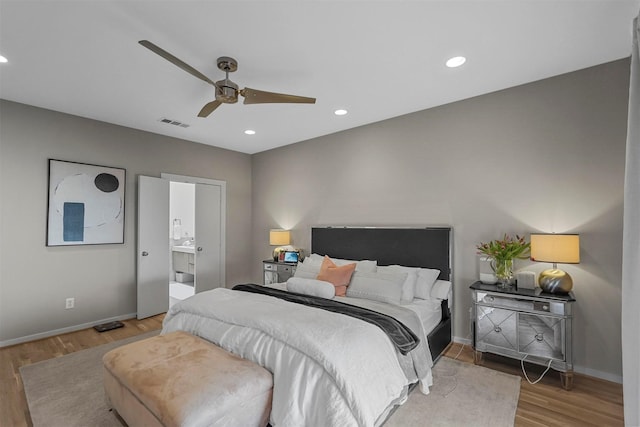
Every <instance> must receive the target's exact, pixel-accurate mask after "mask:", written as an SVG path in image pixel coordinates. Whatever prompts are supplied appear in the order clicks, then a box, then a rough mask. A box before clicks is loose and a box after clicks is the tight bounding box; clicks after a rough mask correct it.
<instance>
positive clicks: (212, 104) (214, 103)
mask: <svg viewBox="0 0 640 427" xmlns="http://www.w3.org/2000/svg"><path fill="white" fill-rule="evenodd" d="M221 104H222V102H220V101H211V102H209V103H207V104H206V105H205V106H204V107H202V110H200V112H199V113H198V117H207V116H208V115H209V114H211V113H213V110H215V109H216V108H218V107H219V106H220V105H221Z"/></svg>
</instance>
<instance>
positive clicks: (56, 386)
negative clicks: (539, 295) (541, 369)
mask: <svg viewBox="0 0 640 427" xmlns="http://www.w3.org/2000/svg"><path fill="white" fill-rule="evenodd" d="M157 333H158V331H154V332H151V333H148V334H144V335H139V336H137V337H132V338H128V339H125V340H121V341H116V342H113V343H110V344H105V345H101V346H98V347H94V348H90V349H87V350H82V351H78V352H76V353H72V354H69V355H66V356H62V357H59V358H55V359H50V360H45V361H43V362H39V363H35V364H33V365H28V366H23V367H22V368H20V374H21V375H22V381H23V383H24V390H25V394H26V396H27V402H28V405H29V412H30V413H31V419H32V421H33V425H34V427H44V426H47V427H49V426H65V427H73V426H78V427H85V426H93V427H122V425H123V424H122V423H121V422H120V420H119V419H118V418H117V417H116V416H115V415H114V413H113V412H111V411H109V409H108V408H107V405H106V401H105V396H104V389H103V387H102V356H103V355H104V354H105V353H107V352H108V351H109V350H111V349H113V348H116V347H119V346H121V345H124V344H127V343H129V342H132V341H136V340H138V339H143V338H147V337H149V336H153V335H156V334H157ZM433 376H434V384H433V386H432V387H431V393H430V394H429V395H428V396H425V395H423V394H422V393H420V391H419V390H417V389H415V390H414V391H413V392H412V393H411V395H410V396H409V399H408V401H407V402H406V403H405V404H404V405H402V406H401V407H400V408H398V410H397V411H396V412H395V413H394V414H393V415H392V416H391V417H390V418H389V420H388V421H387V422H386V423H385V424H384V427H406V426H426V425H429V426H447V427H449V426H469V425H473V426H491V427H502V426H513V421H514V418H515V412H516V407H517V405H518V396H519V394H520V377H517V376H514V375H509V374H505V373H502V372H498V371H493V370H491V369H488V368H483V367H480V366H474V365H471V364H468V363H463V362H458V361H456V360H453V359H450V358H447V357H442V358H440V360H439V361H438V362H437V364H436V366H434V368H433Z"/></svg>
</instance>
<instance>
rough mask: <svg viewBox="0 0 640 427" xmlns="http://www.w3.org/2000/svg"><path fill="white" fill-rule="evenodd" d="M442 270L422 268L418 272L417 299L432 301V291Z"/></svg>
mask: <svg viewBox="0 0 640 427" xmlns="http://www.w3.org/2000/svg"><path fill="white" fill-rule="evenodd" d="M439 275H440V270H434V269H431V268H421V269H420V271H419V272H418V281H417V282H416V295H415V297H416V298H420V299H431V289H432V288H433V284H434V283H436V280H438V276H439Z"/></svg>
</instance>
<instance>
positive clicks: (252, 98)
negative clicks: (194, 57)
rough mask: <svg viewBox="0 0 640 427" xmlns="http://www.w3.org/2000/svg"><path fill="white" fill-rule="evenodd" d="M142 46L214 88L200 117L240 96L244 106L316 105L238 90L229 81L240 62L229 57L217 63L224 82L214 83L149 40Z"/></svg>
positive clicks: (289, 97) (296, 98)
mask: <svg viewBox="0 0 640 427" xmlns="http://www.w3.org/2000/svg"><path fill="white" fill-rule="evenodd" d="M138 43H140V44H141V45H142V46H144V47H146V48H147V49H149V50H151V51H152V52H154V53H156V54H158V55H160V56H161V57H163V58H164V59H166V60H167V61H169V62H171V63H172V64H174V65H176V66H178V67H180V68H182V69H183V70H184V71H186V72H187V73H189V74H191V75H192V76H195V77H197V78H199V79H200V80H202V81H204V82H206V83H209V84H210V85H212V86H214V87H215V88H216V89H215V94H216V99H215V101H211V102H209V103H207V104H206V105H205V106H204V107H202V110H200V112H199V113H198V117H207V116H209V114H211V113H212V112H213V111H214V110H215V109H216V108H218V107H219V106H220V105H221V104H235V103H236V102H238V94H240V95H242V96H243V97H244V104H267V103H294V104H315V103H316V99H315V98H307V97H305V96H296V95H286V94H284V93H274V92H265V91H262V90H257V89H251V88H248V87H246V88H244V89H238V85H237V84H235V83H234V82H232V81H231V80H229V73H233V72H234V71H236V70H237V69H238V62H237V61H236V60H235V59H233V58H230V57H228V56H221V57H220V58H218V60H217V61H216V63H217V65H218V68H219V69H220V70H222V71H224V72H225V73H226V76H225V78H224V80H218V81H217V82H214V81H213V80H211V79H209V78H208V77H207V76H205V75H204V74H202V73H201V72H199V71H198V70H196V69H195V68H193V67H192V66H190V65H189V64H187V63H185V62H183V61H181V60H180V59H178V58H176V57H175V56H173V55H172V54H170V53H169V52H167V51H166V50H164V49H162V48H160V47H158V46H156V45H155V44H153V43H151V42H150V41H148V40H140V41H139V42H138Z"/></svg>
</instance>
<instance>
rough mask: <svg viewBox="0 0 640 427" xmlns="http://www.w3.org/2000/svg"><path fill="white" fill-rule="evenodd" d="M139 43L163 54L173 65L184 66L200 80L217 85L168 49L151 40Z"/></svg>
mask: <svg viewBox="0 0 640 427" xmlns="http://www.w3.org/2000/svg"><path fill="white" fill-rule="evenodd" d="M138 43H140V44H141V45H142V46H144V47H146V48H147V49H149V50H150V51H152V52H154V53H156V54H158V55H160V56H162V57H163V58H164V59H166V60H167V61H169V62H171V63H172V64H173V65H176V66H178V67H180V68H182V69H183V70H184V71H186V72H187V73H189V74H191V75H192V76H195V77H197V78H199V79H200V80H203V81H205V82H207V83H209V84H211V85H213V86H215V85H216V84H215V83H214V82H213V81H212V80H211V79H209V78H208V77H207V76H205V75H204V74H202V73H201V72H200V71H198V70H196V69H195V68H193V67H192V66H191V65H189V64H187V63H186V62H184V61H181V60H180V59H178V58H176V57H175V56H173V55H172V54H170V53H169V52H167V51H166V50H164V49H162V48H160V47H158V46H156V45H155V44H153V43H151V42H150V41H149V40H140V41H139V42H138Z"/></svg>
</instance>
